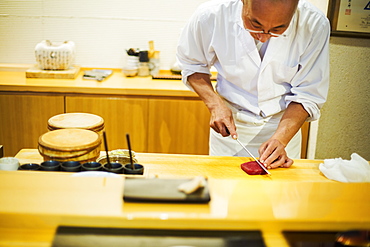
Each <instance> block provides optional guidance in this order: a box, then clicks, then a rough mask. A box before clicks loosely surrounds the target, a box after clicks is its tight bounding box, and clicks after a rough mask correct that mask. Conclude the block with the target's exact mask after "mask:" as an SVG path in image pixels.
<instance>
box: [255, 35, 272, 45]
mask: <svg viewBox="0 0 370 247" xmlns="http://www.w3.org/2000/svg"><path fill="white" fill-rule="evenodd" d="M257 38H258V40H259V41H261V42H262V43H265V42H266V41H267V40H269V39H270V38H271V35H270V34H268V33H259V34H258V35H257Z"/></svg>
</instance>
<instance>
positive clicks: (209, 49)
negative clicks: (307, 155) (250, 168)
mask: <svg viewBox="0 0 370 247" xmlns="http://www.w3.org/2000/svg"><path fill="white" fill-rule="evenodd" d="M329 37H330V24H329V21H328V20H327V18H326V17H325V15H324V14H323V13H322V12H320V11H319V10H318V9H317V8H315V7H314V6H313V5H312V4H310V3H308V2H307V1H305V0H212V1H209V2H206V3H204V4H202V5H201V6H200V7H199V8H198V9H197V10H196V12H195V13H194V15H193V16H192V17H191V19H190V21H189V23H188V24H187V25H186V26H185V28H184V30H183V32H182V34H181V37H180V41H179V45H178V49H177V59H178V63H179V65H180V67H181V69H182V78H183V82H184V83H185V84H186V85H187V86H188V87H189V88H190V89H191V90H193V91H195V92H196V93H197V94H198V95H199V96H200V98H201V99H202V100H203V101H204V103H205V104H206V106H207V107H208V109H209V111H210V113H211V120H210V126H211V133H210V155H221V156H248V154H247V153H245V152H244V151H243V149H242V147H241V146H240V145H239V144H238V143H237V142H236V141H235V140H234V139H236V138H238V139H239V140H240V141H241V142H242V143H243V144H245V145H246V146H247V147H248V149H250V151H251V152H252V153H253V154H254V156H259V157H260V161H262V162H263V163H264V165H265V166H266V167H267V168H269V169H270V168H276V167H290V166H291V165H292V164H293V161H292V159H298V158H300V149H301V134H300V127H301V126H302V124H303V123H304V122H305V121H313V120H316V119H318V118H319V116H320V108H321V107H322V106H323V104H324V102H325V101H326V97H327V92H328V87H329ZM212 66H214V67H215V68H216V69H217V72H218V75H217V84H216V86H215V89H214V88H213V86H212V84H211V81H210V74H211V73H210V68H211V67H212Z"/></svg>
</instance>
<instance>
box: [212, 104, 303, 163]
mask: <svg viewBox="0 0 370 247" xmlns="http://www.w3.org/2000/svg"><path fill="white" fill-rule="evenodd" d="M226 104H227V105H228V106H229V108H230V109H231V110H232V112H233V117H234V122H235V125H236V131H237V133H238V139H239V141H241V142H242V143H243V144H244V145H246V147H247V148H248V150H249V151H250V152H251V153H252V154H253V155H254V156H255V157H259V153H258V149H259V147H260V146H261V144H262V143H264V142H265V141H267V140H268V139H269V138H270V137H271V136H272V135H273V133H275V130H276V129H277V127H278V124H279V122H280V119H281V117H282V116H283V114H284V112H280V113H278V114H275V115H273V116H270V117H266V118H264V117H261V116H258V115H255V114H253V113H251V112H248V111H243V110H238V109H236V108H235V107H234V106H232V105H230V104H228V103H226ZM301 142H302V136H301V130H299V131H298V132H297V134H296V135H295V136H294V137H293V138H292V140H291V141H290V142H289V143H288V145H287V147H286V148H285V150H286V152H287V154H288V157H289V158H291V159H300V158H301ZM209 154H210V155H213V156H242V157H249V156H250V155H249V154H248V153H247V152H246V151H245V150H244V149H243V148H242V147H241V146H240V145H239V144H238V142H237V141H235V140H234V139H232V138H231V136H228V137H222V135H221V134H219V133H217V132H215V131H214V130H213V129H212V128H211V132H210V139H209Z"/></svg>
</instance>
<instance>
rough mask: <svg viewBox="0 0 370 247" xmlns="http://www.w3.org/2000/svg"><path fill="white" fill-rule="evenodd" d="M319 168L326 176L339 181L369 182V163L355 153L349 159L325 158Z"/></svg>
mask: <svg viewBox="0 0 370 247" xmlns="http://www.w3.org/2000/svg"><path fill="white" fill-rule="evenodd" d="M319 169H320V171H321V172H322V173H323V174H324V175H325V176H326V177H327V178H329V179H332V180H336V181H339V182H347V183H348V182H352V183H353V182H370V164H369V162H368V161H366V160H365V159H364V158H362V157H361V156H360V155H358V154H356V153H353V154H352V155H351V160H343V159H342V158H335V159H326V160H324V163H321V164H320V165H319Z"/></svg>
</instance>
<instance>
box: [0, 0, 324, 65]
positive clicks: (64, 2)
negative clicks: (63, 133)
mask: <svg viewBox="0 0 370 247" xmlns="http://www.w3.org/2000/svg"><path fill="white" fill-rule="evenodd" d="M205 1H206V0H186V1H183V0H134V1H133V0H94V1H91V0H23V1H21V0H0V63H30V64H31V63H35V58H34V48H35V45H36V44H37V43H39V42H40V41H42V40H44V39H48V40H50V41H52V42H61V41H65V40H72V41H74V42H75V43H76V51H77V56H76V64H79V65H81V66H84V67H103V68H121V67H122V66H124V64H125V50H126V49H128V48H131V47H135V48H140V49H148V41H149V40H153V41H154V44H155V48H156V50H159V51H161V69H169V68H170V67H171V65H172V64H173V63H174V61H175V52H176V45H177V39H178V36H179V34H180V30H181V28H182V27H183V26H184V25H185V23H186V21H187V20H188V19H189V17H190V16H191V14H192V13H193V11H194V10H195V8H196V7H197V6H198V5H199V4H201V3H202V2H205ZM311 1H312V2H313V3H314V4H316V5H317V6H318V7H319V8H321V9H322V10H323V11H326V5H327V0H324V1H323V0H311Z"/></svg>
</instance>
